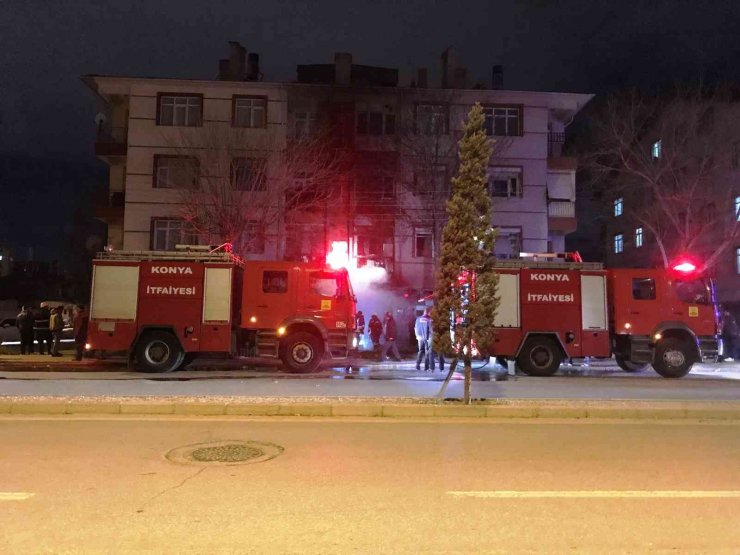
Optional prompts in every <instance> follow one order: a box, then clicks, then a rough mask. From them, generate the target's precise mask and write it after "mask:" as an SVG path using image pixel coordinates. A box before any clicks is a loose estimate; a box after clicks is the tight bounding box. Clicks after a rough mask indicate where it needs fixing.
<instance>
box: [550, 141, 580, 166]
mask: <svg viewBox="0 0 740 555" xmlns="http://www.w3.org/2000/svg"><path fill="white" fill-rule="evenodd" d="M564 142H565V133H553V132H550V133H548V134H547V169H548V170H554V171H576V170H577V169H578V160H577V159H576V158H574V157H572V156H563V143H564Z"/></svg>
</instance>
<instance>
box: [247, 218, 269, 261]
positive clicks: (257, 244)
mask: <svg viewBox="0 0 740 555" xmlns="http://www.w3.org/2000/svg"><path fill="white" fill-rule="evenodd" d="M243 246H244V252H245V253H247V254H263V253H264V252H265V226H264V224H263V223H261V222H257V221H250V222H249V223H247V228H246V230H245V232H244V240H243Z"/></svg>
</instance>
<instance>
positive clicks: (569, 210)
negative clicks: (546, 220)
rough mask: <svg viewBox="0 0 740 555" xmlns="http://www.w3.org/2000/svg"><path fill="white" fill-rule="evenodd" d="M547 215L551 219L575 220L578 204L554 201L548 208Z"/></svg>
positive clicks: (567, 201)
mask: <svg viewBox="0 0 740 555" xmlns="http://www.w3.org/2000/svg"><path fill="white" fill-rule="evenodd" d="M547 215H548V216H549V217H551V218H575V217H576V203H575V202H570V201H569V200H553V201H550V204H549V205H548V207H547Z"/></svg>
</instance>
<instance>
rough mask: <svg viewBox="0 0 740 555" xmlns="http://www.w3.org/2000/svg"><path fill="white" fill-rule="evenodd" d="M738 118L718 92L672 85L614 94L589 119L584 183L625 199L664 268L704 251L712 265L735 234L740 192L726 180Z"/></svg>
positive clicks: (733, 162) (739, 231)
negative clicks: (654, 93)
mask: <svg viewBox="0 0 740 555" xmlns="http://www.w3.org/2000/svg"><path fill="white" fill-rule="evenodd" d="M738 116H740V110H738V106H735V105H734V104H733V103H731V102H730V99H729V96H728V95H727V94H725V93H724V92H722V91H717V90H715V91H703V90H688V91H687V90H678V91H676V92H675V93H673V94H672V95H671V96H670V97H660V98H647V97H645V96H642V95H640V94H638V93H636V92H629V93H625V94H621V95H617V96H614V97H613V98H611V99H609V101H608V102H607V103H606V105H605V106H604V107H603V109H602V111H601V113H599V114H597V115H596V116H595V117H594V118H593V119H592V124H593V131H594V135H593V143H592V145H590V146H589V150H590V152H589V153H588V155H587V156H586V157H585V160H586V165H587V168H588V170H589V171H588V174H589V186H590V187H591V188H592V191H594V192H596V194H600V195H601V196H602V198H604V197H606V198H608V199H609V200H610V201H612V200H613V199H615V198H622V199H623V202H624V210H625V217H629V218H632V220H633V221H634V222H635V223H636V224H638V225H640V226H642V227H644V228H645V229H646V230H647V231H649V232H650V234H651V236H652V237H654V240H655V242H656V247H657V250H658V252H659V253H660V259H661V260H662V263H663V265H664V266H668V265H669V264H670V262H671V260H672V259H674V258H675V257H676V256H677V255H679V254H680V253H684V252H702V253H704V254H705V255H706V257H705V259H704V267H705V268H710V267H712V266H713V265H714V264H716V263H717V261H718V260H719V259H720V257H721V256H722V255H723V254H724V252H725V251H726V250H727V248H728V247H729V246H730V245H732V244H734V243H735V242H736V241H737V240H738V237H740V226H739V225H738V219H739V218H740V214H738V212H737V209H738V206H737V204H736V202H735V199H736V197H737V195H738V194H740V192H739V191H738V187H737V186H736V185H734V184H733V181H731V180H730V179H728V178H729V177H730V176H731V172H733V171H735V170H737V169H738V159H737V156H738V143H737V140H738V139H740V133H738V131H737V122H738ZM607 194H608V196H606V195H607ZM605 207H608V208H609V209H610V210H612V209H613V205H612V204H611V202H609V203H608V206H607V205H605ZM620 209H621V207H620Z"/></svg>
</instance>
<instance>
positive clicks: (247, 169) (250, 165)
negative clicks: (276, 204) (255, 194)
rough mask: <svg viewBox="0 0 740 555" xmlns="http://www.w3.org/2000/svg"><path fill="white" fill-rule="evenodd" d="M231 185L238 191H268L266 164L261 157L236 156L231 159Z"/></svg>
mask: <svg viewBox="0 0 740 555" xmlns="http://www.w3.org/2000/svg"><path fill="white" fill-rule="evenodd" d="M229 178H230V180H231V186H232V188H233V189H234V190H236V191H266V190H267V179H266V164H265V161H264V160H263V159H261V158H234V159H232V161H231V175H230V176H229Z"/></svg>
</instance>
